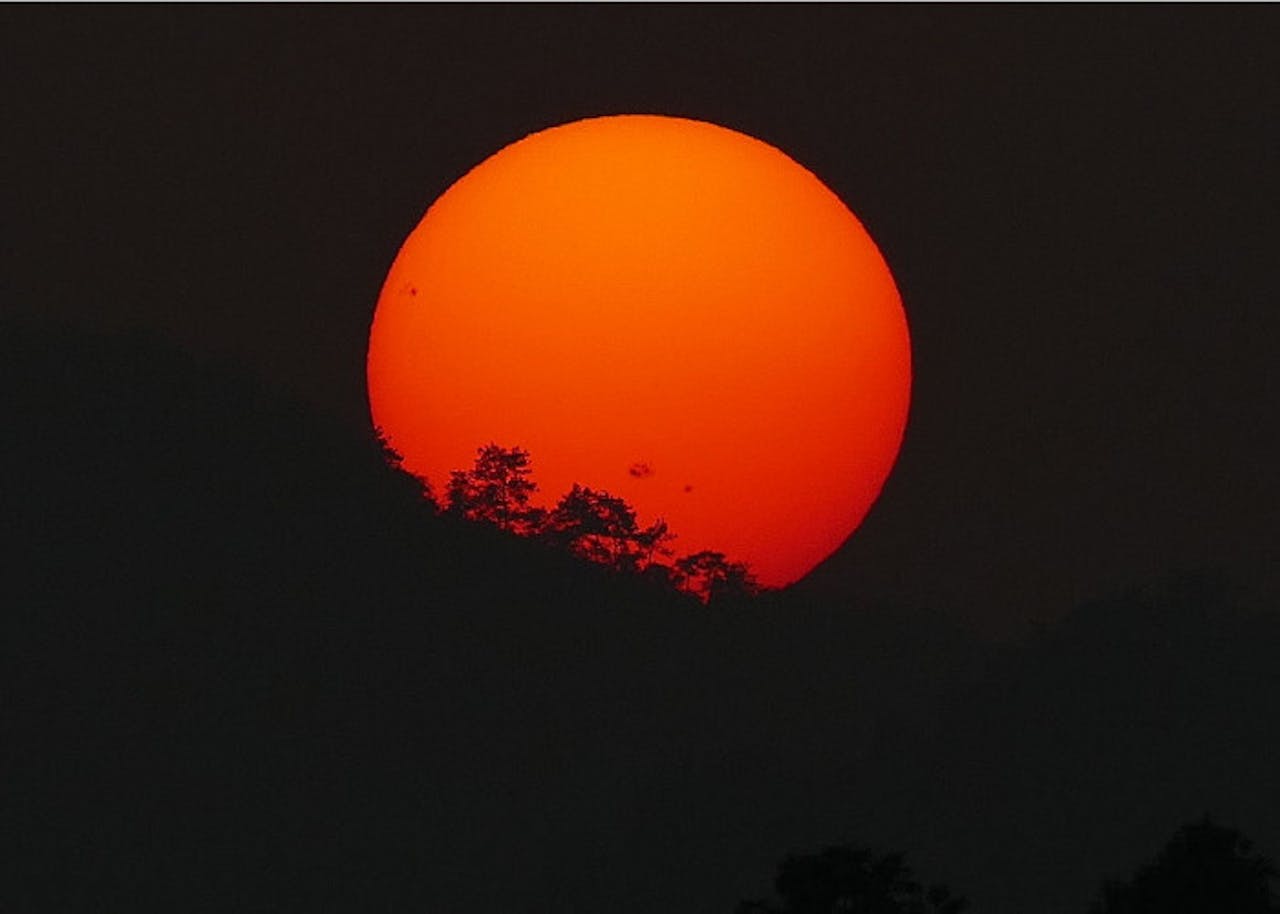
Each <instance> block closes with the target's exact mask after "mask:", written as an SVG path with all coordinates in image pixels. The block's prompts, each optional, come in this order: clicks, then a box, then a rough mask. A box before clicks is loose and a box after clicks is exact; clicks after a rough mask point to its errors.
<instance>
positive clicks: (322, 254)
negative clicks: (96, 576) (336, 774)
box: [0, 5, 1280, 633]
mask: <svg viewBox="0 0 1280 914" xmlns="http://www.w3.org/2000/svg"><path fill="white" fill-rule="evenodd" d="M1277 25H1280V14H1278V13H1277V11H1276V10H1275V9H1274V8H1270V7H1231V8H1227V9H1218V8H1208V7H1186V6H1174V7H1153V6H1134V7H1094V6H1089V7H1053V8H1048V9H1045V8H1041V7H1003V6H1002V7H971V6H947V7H917V6H902V7H883V6H875V7H848V6H821V7H792V6H787V7H782V6H750V7H733V6H724V5H715V6H706V7H696V6H665V5H663V6H658V5H654V6H648V5H645V6H616V5H607V6H598V7H586V6H577V5H566V6H558V7H529V6H513V7H502V6H469V5H468V6H453V7H442V6H436V5H426V6H398V7H383V8H377V9H367V8H354V7H327V6H326V7H316V8H307V9H300V8H297V7H289V6H284V7H234V8H232V7H181V8H176V7H175V8H167V9H160V10H152V9H142V8H122V7H114V6H113V7H71V6H63V7H56V8H37V7H14V6H10V7H7V8H5V9H4V10H3V12H0V35H3V38H0V74H2V75H0V79H2V80H3V85H4V99H5V104H4V109H5V113H4V121H5V125H6V126H5V140H4V158H5V181H4V182H3V187H2V189H0V193H3V212H4V214H5V223H6V229H5V245H4V254H3V257H4V262H5V267H4V271H3V276H4V279H3V283H4V292H3V294H4V298H5V308H6V309H9V308H13V309H15V310H16V311H18V312H22V313H27V314H33V315H40V316H50V317H54V318H57V319H61V320H64V321H70V322H71V323H73V324H76V325H80V326H86V327H92V328H104V329H108V330H111V331H113V332H119V333H122V334H127V335H134V334H138V335H150V336H158V337H160V338H161V339H164V340H167V341H172V342H173V343H176V344H178V345H180V346H182V347H183V348H184V349H186V350H187V351H188V352H189V353H191V354H192V356H193V357H195V358H213V359H217V360H219V361H223V362H231V363H234V364H237V365H239V366H241V367H242V368H243V369H244V370H246V371H249V372H251V373H253V374H255V375H257V376H258V377H261V378H264V379H266V380H268V381H269V382H271V383H272V384H275V385H278V386H279V387H280V388H282V389H283V390H285V391H287V392H290V393H292V394H294V395H296V396H298V397H300V398H302V399H304V400H306V401H308V402H309V403H311V404H314V405H316V406H318V407H319V408H320V409H322V410H324V411H326V412H328V413H329V414H331V415H332V416H334V417H336V418H337V419H339V420H341V421H344V422H347V423H349V424H350V425H351V426H352V427H353V428H363V427H365V426H366V425H367V421H368V420H367V408H366V401H365V394H364V377H363V368H364V362H363V360H364V351H365V344H366V340H367V332H368V326H369V321H370V318H371V315H372V309H373V306H374V302H375V300H376V297H377V294H378V290H379V287H380V284H381V282H382V279H383V276H384V275H385V271H386V269H387V268H388V266H389V265H390V263H391V261H392V259H393V258H394V256H395V254H396V251H397V249H398V247H399V245H400V243H401V242H402V240H403V239H404V237H405V235H406V234H407V233H408V232H409V230H410V229H411V228H412V227H413V226H414V225H415V224H416V222H417V221H418V219H419V218H420V217H421V215H422V213H423V212H424V211H425V209H426V207H427V206H428V205H429V204H430V202H431V201H432V200H433V199H435V198H436V197H437V196H438V195H439V194H440V193H442V192H443V191H444V190H445V189H446V188H447V187H448V186H449V185H450V184H451V183H452V182H453V181H454V180H456V179H457V178H458V177H459V176H461V175H462V174H463V173H464V172H465V171H466V170H467V169H469V168H470V167H472V166H473V165H475V164H477V163H478V162H479V161H481V160H482V159H483V158H485V157H486V156H487V155H489V154H491V153H492V152H494V151H496V150H497V149H499V148H500V147H502V146H503V145H506V144H507V143H510V142H512V141H514V140H517V139H519V138H520V137H522V136H525V135H526V134H528V133H530V132H532V131H534V130H537V129H540V128H544V127H548V126H551V125H554V124H557V123H562V122H565V121H569V120H573V119H576V118H580V117H584V116H590V115H599V114H609V113H624V112H651V113H663V114H673V115H683V116H687V117H693V118H699V119H704V120H709V121H713V122H716V123H719V124H722V125H724V126H727V127H731V128H733V129H736V130H740V131H743V132H745V133H748V134H751V135H753V136H756V137H759V138H760V139H763V140H765V141H767V142H769V143H772V144H773V145H775V146H778V147H779V148H781V149H782V150H784V151H785V152H787V153H788V154H789V155H791V156H792V157H793V158H795V159H796V160H798V161H799V162H801V163H802V164H804V165H806V166H807V167H809V168H810V169H812V170H813V171H814V172H815V173H816V174H817V175H818V176H819V177H821V178H822V179H823V180H824V181H825V182H826V183H827V184H828V186H830V187H831V188H832V189H833V190H834V191H835V192H836V193H837V194H839V195H840V196H841V197H842V198H843V199H844V200H845V201H846V202H847V203H848V204H849V206H850V207H851V208H852V209H853V210H854V211H855V212H856V213H857V214H858V216H859V217H860V218H861V219H862V221H863V222H864V224H865V225H866V226H867V228H868V229H869V231H870V232H871V233H872V235H873V237H874V238H875V239H876V240H877V242H878V243H879V245H880V246H881V249H882V251H883V253H884V255H885V257H886V259H887V260H888V262H889V265H890V267H891V269H892V270H893V271H894V274H895V276H896V278H897V280H898V283H899V287H900V289H901V292H902V296H903V300H904V304H905V307H906V310H907V315H908V319H909V321H910V324H911V330H912V337H913V348H914V358H915V365H916V374H915V392H914V399H913V405H912V412H911V416H910V419H909V424H908V429H907V436H906V441H905V445H904V448H903V451H902V455H901V458H900V462H899V464H898V467H897V469H896V470H895V472H894V474H893V475H892V477H891V478H890V480H889V482H888V484H887V486H886V488H885V490H884V493H883V495H882V497H881V499H880V501H879V503H878V504H877V506H876V507H875V508H874V509H873V511H872V514H871V515H870V517H869V519H868V520H867V522H866V523H865V525H864V527H863V529H862V530H861V531H860V532H859V533H858V534H857V535H856V536H855V537H854V538H853V539H852V540H851V541H850V543H849V544H848V545H847V546H846V547H845V549H844V550H842V552H840V553H838V554H837V555H836V556H835V557H834V558H833V559H832V560H831V561H830V562H828V563H827V565H826V566H824V567H823V568H822V569H820V571H819V572H818V573H817V574H816V575H815V576H814V578H812V579H811V583H812V586H816V587H821V588H823V589H824V590H826V591H829V592H832V593H847V594H849V595H850V596H851V597H852V596H853V595H859V596H870V597H872V598H875V599H885V600H894V601H898V602H903V603H908V604H921V605H928V606H931V607H934V608H936V609H938V610H941V611H944V612H946V613H949V614H953V615H955V616H956V617H958V618H961V619H964V620H966V621H968V622H971V623H973V624H975V625H977V626H979V627H981V628H984V629H988V630H992V631H999V632H1006V633H1007V632H1012V631H1016V630H1018V629H1019V628H1020V626H1022V625H1023V624H1024V623H1025V621H1026V620H1028V619H1047V618H1054V617H1057V616H1059V615H1061V613H1063V612H1064V611H1065V610H1067V609H1068V608H1069V607H1070V606H1071V605H1073V604H1075V603H1077V602H1079V601H1080V600H1082V599H1084V598H1087V597H1091V596H1095V595H1100V594H1102V593H1105V592H1108V591H1110V590H1113V589H1115V588H1117V587H1120V586H1123V585H1127V584H1130V583H1135V582H1140V581H1143V580H1145V579H1148V578H1150V577H1153V576H1156V575H1160V574H1163V573H1165V572H1169V571H1174V570H1177V569H1180V568H1188V567H1195V566H1215V567H1220V568H1223V569H1226V570H1228V571H1230V572H1232V573H1233V574H1235V575H1236V576H1237V577H1238V578H1239V579H1240V580H1242V581H1243V582H1244V583H1246V584H1249V585H1252V586H1254V587H1257V588H1260V589H1262V590H1263V591H1264V592H1265V593H1269V594H1271V595H1275V594H1276V593H1277V592H1278V591H1280V587H1277V572H1276V570H1275V567H1276V563H1275V562H1274V558H1275V554H1274V553H1275V548H1274V547H1275V543H1276V536H1275V530H1276V521H1277V512H1276V508H1277V496H1278V495H1280V482H1278V481H1277V474H1276V472H1275V469H1274V468H1275V466H1276V465H1277V462H1278V458H1280V448H1278V447H1277V445H1276V442H1275V438H1276V436H1275V435H1274V433H1273V429H1274V425H1275V418H1276V415H1277V406H1278V405H1280V404H1278V403H1277V399H1278V395H1277V384H1276V378H1275V369H1274V365H1275V358H1274V355H1273V347H1274V345H1275V343H1276V341H1277V340H1278V339H1280V316H1278V315H1277V303H1278V297H1277V294H1276V293H1277V291H1278V290H1280V282H1277V279H1276V276H1275V272H1274V264H1275V251H1276V249H1277V245H1278V242H1280V208H1278V207H1277V200H1278V199H1280V197H1278V193H1277V192H1278V191H1280V181H1278V179H1277V169H1276V150H1277V148H1278V145H1280V144H1278V143H1277V140H1278V139H1280V127H1278V126H1277V125H1278V123H1280V118H1278V116H1277V115H1278V113H1280V63H1278V62H1277V56H1276V54H1275V50H1274V49H1275V46H1276V41H1277V38H1278V37H1280V29H1278V28H1277ZM833 459H838V455H833ZM1269 566H1270V567H1269Z"/></svg>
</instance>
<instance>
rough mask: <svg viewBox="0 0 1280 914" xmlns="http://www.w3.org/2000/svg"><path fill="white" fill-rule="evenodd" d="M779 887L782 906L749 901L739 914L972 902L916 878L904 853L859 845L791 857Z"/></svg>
mask: <svg viewBox="0 0 1280 914" xmlns="http://www.w3.org/2000/svg"><path fill="white" fill-rule="evenodd" d="M774 892H775V893H776V894H777V896H778V897H779V898H780V899H781V901H782V906H781V907H777V906H775V905H774V904H772V903H770V902H766V901H744V902H742V903H741V904H739V905H738V907H737V914H837V912H839V914H959V912H961V911H963V910H964V909H965V908H966V907H967V906H968V901H967V900H966V899H964V898H959V897H956V896H953V895H952V894H951V891H950V890H949V889H948V888H947V887H946V886H943V885H932V886H929V887H928V888H926V887H925V886H923V885H921V884H920V883H919V882H917V881H916V879H915V876H914V874H913V873H912V872H911V869H910V867H908V866H907V865H906V862H905V857H904V856H903V855H902V854H897V853H893V854H885V855H883V856H878V855H877V854H875V853H874V852H872V851H870V850H868V849H866V848H860V847H829V848H827V849H826V850H824V851H822V852H821V853H818V854H808V855H804V856H790V857H787V858H786V859H785V860H783V862H782V864H781V866H779V867H778V876H777V878H776V879H775V880H774Z"/></svg>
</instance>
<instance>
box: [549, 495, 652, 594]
mask: <svg viewBox="0 0 1280 914" xmlns="http://www.w3.org/2000/svg"><path fill="white" fill-rule="evenodd" d="M543 535H544V536H545V537H546V538H547V539H548V540H549V541H550V542H553V543H555V544H556V545H559V546H562V547H564V548H566V549H568V550H569V551H570V552H573V553H574V554H576V555H579V556H582V557H583V558H585V559H589V560H591V561H593V562H599V563H600V564H602V565H608V566H609V567H611V568H615V569H617V570H619V571H630V572H639V571H641V570H643V569H646V568H648V567H649V566H650V565H651V564H653V560H654V556H656V555H669V554H670V550H668V549H667V543H669V542H670V541H671V540H672V539H673V538H674V537H673V536H672V534H671V533H670V532H669V531H668V530H667V524H666V522H665V521H663V520H658V521H656V522H655V523H653V524H652V525H651V526H648V527H644V528H641V527H640V526H639V524H638V523H637V521H636V512H635V510H634V509H632V508H631V506H630V505H628V504H627V503H626V502H625V501H623V500H622V499H621V498H618V497H617V496H614V495H610V494H609V493H608V492H598V491H596V490H594V489H589V488H587V487H586V486H581V485H578V484H577V483H575V484H574V486H573V488H572V489H570V490H569V492H567V493H566V494H565V495H564V497H563V498H561V499H560V501H559V503H557V504H556V506H555V508H554V509H553V510H552V511H551V512H550V514H549V515H548V516H547V520H546V524H545V526H544V528H543Z"/></svg>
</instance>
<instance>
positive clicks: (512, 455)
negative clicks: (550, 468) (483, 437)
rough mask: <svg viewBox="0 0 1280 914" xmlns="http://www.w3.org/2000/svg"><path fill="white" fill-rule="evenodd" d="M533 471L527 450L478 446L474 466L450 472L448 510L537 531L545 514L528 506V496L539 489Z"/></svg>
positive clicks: (502, 526) (509, 527)
mask: <svg viewBox="0 0 1280 914" xmlns="http://www.w3.org/2000/svg"><path fill="white" fill-rule="evenodd" d="M531 473H532V467H531V466H530V461H529V452H528V451H526V450H523V449H521V448H518V447H514V448H504V447H499V446H498V445H497V444H487V445H485V446H484V447H482V448H478V449H477V451H476V462H475V465H474V466H473V467H472V469H470V470H454V471H453V472H452V473H450V474H449V487H448V490H447V495H446V498H447V503H446V508H445V510H446V512H447V513H449V514H452V515H454V516H457V517H464V518H466V519H467V520H471V521H481V522H483V523H488V524H493V525H494V526H495V527H498V528H499V529H502V530H510V531H511V532H513V533H522V534H528V533H531V532H536V530H537V529H539V528H540V527H541V525H542V521H543V516H544V515H543V512H542V511H540V510H539V509H537V508H530V507H529V497H530V496H531V495H533V493H534V492H536V491H537V490H538V484H537V483H536V482H534V481H533V480H532V479H530V478H529V476H530V474H531Z"/></svg>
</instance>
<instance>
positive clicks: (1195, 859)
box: [1089, 816, 1280, 914]
mask: <svg viewBox="0 0 1280 914" xmlns="http://www.w3.org/2000/svg"><path fill="white" fill-rule="evenodd" d="M1276 876H1277V872H1276V869H1275V867H1274V865H1272V863H1271V861H1269V860H1267V859H1266V858H1265V857H1263V856H1261V855H1260V854H1256V853H1254V851H1253V843H1252V842H1251V841H1250V840H1249V839H1248V838H1246V837H1245V836H1244V835H1242V834H1241V833H1240V832H1238V831H1236V830H1235V829H1231V828H1225V827H1223V826H1220V825H1216V824H1214V823H1213V822H1212V821H1210V819H1209V817H1208V816H1205V817H1204V818H1203V819H1201V820H1200V821H1198V822H1193V823H1190V824H1188V825H1184V826H1182V827H1181V828H1180V829H1178V831H1177V832H1176V833H1175V834H1174V836H1173V837H1172V838H1170V839H1169V843H1168V844H1166V845H1165V846H1164V849H1163V850H1161V851H1160V853H1159V854H1158V855H1157V856H1156V858H1155V860H1153V861H1152V862H1150V863H1147V864H1145V865H1144V866H1141V867H1139V868H1138V870H1137V872H1136V873H1134V875H1133V877H1132V878H1131V879H1129V880H1127V881H1110V880H1109V881H1107V882H1106V883H1104V884H1103V887H1102V891H1101V893H1100V897H1099V898H1098V899H1097V900H1096V901H1095V902H1094V904H1093V906H1092V907H1091V908H1090V909H1089V910H1090V914H1276V912H1280V900H1278V899H1277V898H1276V895H1275V893H1274V892H1273V891H1272V887H1271V883H1272V881H1273V880H1275V878H1276Z"/></svg>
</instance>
